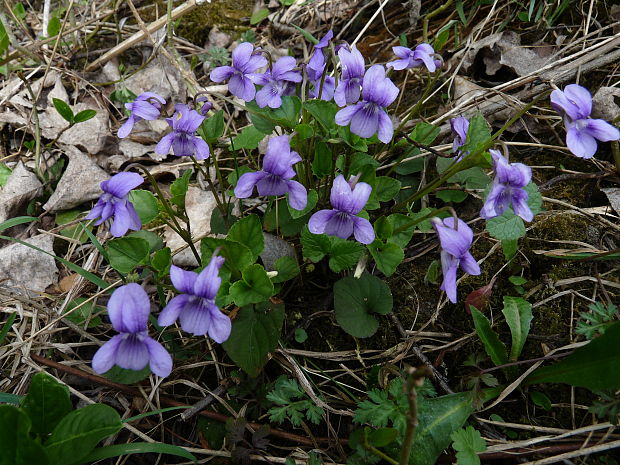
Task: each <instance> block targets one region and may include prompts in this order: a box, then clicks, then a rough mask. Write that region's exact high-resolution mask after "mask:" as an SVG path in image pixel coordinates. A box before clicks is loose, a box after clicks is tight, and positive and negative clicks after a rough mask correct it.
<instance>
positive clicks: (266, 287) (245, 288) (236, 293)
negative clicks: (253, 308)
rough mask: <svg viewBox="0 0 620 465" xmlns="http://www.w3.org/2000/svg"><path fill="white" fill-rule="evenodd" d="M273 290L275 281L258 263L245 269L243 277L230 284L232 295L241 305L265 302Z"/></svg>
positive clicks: (236, 302)
mask: <svg viewBox="0 0 620 465" xmlns="http://www.w3.org/2000/svg"><path fill="white" fill-rule="evenodd" d="M273 292H274V289H273V283H272V282H271V280H270V279H269V276H267V272H266V271H265V268H263V267H262V266H261V265H259V264H258V263H254V264H253V265H250V266H248V267H247V268H246V269H244V270H243V273H242V279H240V280H239V281H237V282H236V283H234V284H233V285H232V286H230V296H231V297H232V299H233V301H234V302H235V304H237V305H238V306H239V307H243V306H245V305H248V304H257V303H259V302H264V301H266V300H267V299H269V297H271V296H272V295H273Z"/></svg>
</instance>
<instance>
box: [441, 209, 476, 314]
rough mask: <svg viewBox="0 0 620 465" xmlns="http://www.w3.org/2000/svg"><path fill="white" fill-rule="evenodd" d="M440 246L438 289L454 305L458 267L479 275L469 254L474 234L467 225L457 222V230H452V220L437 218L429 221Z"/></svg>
mask: <svg viewBox="0 0 620 465" xmlns="http://www.w3.org/2000/svg"><path fill="white" fill-rule="evenodd" d="M431 222H432V224H433V227H434V228H435V231H437V235H438V236H439V242H440V244H441V269H442V271H443V282H442V283H441V287H440V289H441V290H442V291H445V292H446V294H447V295H448V299H450V302H452V303H453V304H455V303H456V271H457V270H458V268H459V266H460V267H461V268H462V269H463V271H465V272H466V273H469V274H471V275H474V276H477V275H479V274H480V266H479V265H478V262H477V261H476V259H475V258H474V257H473V256H472V254H471V253H469V249H470V248H471V244H472V242H473V239H474V233H473V231H472V230H471V228H470V227H469V226H467V223H465V222H464V221H462V220H458V223H457V226H458V227H457V228H456V229H455V228H454V218H452V217H449V218H445V219H444V220H443V221H442V220H440V219H439V218H433V219H432V220H431Z"/></svg>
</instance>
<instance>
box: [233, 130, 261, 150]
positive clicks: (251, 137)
mask: <svg viewBox="0 0 620 465" xmlns="http://www.w3.org/2000/svg"><path fill="white" fill-rule="evenodd" d="M264 137H265V134H263V133H262V132H260V131H259V130H258V129H256V128H255V127H254V126H248V127H247V128H245V129H243V131H241V133H240V134H239V135H238V136H236V137H235V138H234V139H233V150H241V149H248V150H253V149H255V148H257V147H258V143H259V142H260V141H261V140H263V138H264Z"/></svg>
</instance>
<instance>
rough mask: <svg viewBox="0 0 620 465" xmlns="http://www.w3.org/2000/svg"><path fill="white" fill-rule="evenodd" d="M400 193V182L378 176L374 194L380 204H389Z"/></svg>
mask: <svg viewBox="0 0 620 465" xmlns="http://www.w3.org/2000/svg"><path fill="white" fill-rule="evenodd" d="M399 191H400V181H398V180H397V179H394V178H389V177H387V176H378V177H377V179H376V180H375V186H374V188H373V194H374V195H375V197H376V198H377V200H379V201H380V202H389V201H390V200H392V199H393V198H394V197H396V195H397V194H398V192H399Z"/></svg>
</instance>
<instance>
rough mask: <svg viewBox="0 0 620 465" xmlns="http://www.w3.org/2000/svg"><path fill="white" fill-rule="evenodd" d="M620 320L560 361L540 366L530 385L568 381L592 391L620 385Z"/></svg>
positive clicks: (531, 378) (530, 379)
mask: <svg viewBox="0 0 620 465" xmlns="http://www.w3.org/2000/svg"><path fill="white" fill-rule="evenodd" d="M619 340H620V322H616V323H614V324H613V325H611V326H609V327H608V328H607V331H605V334H603V335H602V336H599V337H597V338H596V339H594V340H593V341H591V342H590V343H588V344H587V345H585V346H583V347H579V348H578V349H576V350H575V352H573V353H572V354H571V355H569V356H568V357H566V358H565V359H564V360H562V361H561V362H558V363H556V364H554V365H551V366H546V367H542V368H539V369H538V370H536V371H534V373H532V374H531V375H530V376H528V377H527V378H526V379H525V382H526V383H527V384H538V383H566V384H570V385H571V386H579V387H585V388H588V389H590V390H592V391H602V390H605V389H619V388H620V344H618V341H619Z"/></svg>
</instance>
